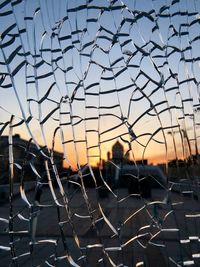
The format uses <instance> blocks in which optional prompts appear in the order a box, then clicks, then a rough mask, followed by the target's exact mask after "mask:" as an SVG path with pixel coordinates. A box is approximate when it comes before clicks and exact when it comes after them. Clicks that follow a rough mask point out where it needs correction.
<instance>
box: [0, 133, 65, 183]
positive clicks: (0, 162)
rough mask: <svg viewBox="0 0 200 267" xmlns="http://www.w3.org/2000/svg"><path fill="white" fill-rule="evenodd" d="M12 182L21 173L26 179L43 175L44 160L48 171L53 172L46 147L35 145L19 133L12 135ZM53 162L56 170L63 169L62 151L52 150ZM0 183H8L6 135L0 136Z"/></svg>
mask: <svg viewBox="0 0 200 267" xmlns="http://www.w3.org/2000/svg"><path fill="white" fill-rule="evenodd" d="M12 150H13V158H14V182H19V181H20V179H21V177H22V175H23V177H24V179H25V180H26V181H31V180H34V179H35V178H36V177H41V178H43V177H42V176H45V174H46V170H45V164H44V163H45V161H47V163H48V168H49V171H50V173H51V172H53V170H52V164H51V162H50V155H48V150H47V148H42V147H40V148H37V146H36V145H35V144H34V143H32V142H29V141H27V140H25V139H22V138H21V137H20V135H19V134H16V135H14V136H13V146H12ZM52 155H53V162H54V164H55V165H56V167H57V169H58V171H62V169H63V153H60V152H57V151H53V154H52ZM0 183H1V184H2V183H9V142H8V136H1V137H0Z"/></svg>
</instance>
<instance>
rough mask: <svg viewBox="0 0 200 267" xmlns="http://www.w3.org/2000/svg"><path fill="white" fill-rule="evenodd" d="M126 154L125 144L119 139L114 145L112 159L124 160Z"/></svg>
mask: <svg viewBox="0 0 200 267" xmlns="http://www.w3.org/2000/svg"><path fill="white" fill-rule="evenodd" d="M123 156H124V148H123V145H122V144H120V142H119V141H117V142H116V143H115V144H114V145H113V147H112V159H113V160H114V161H116V160H117V161H122V160H123Z"/></svg>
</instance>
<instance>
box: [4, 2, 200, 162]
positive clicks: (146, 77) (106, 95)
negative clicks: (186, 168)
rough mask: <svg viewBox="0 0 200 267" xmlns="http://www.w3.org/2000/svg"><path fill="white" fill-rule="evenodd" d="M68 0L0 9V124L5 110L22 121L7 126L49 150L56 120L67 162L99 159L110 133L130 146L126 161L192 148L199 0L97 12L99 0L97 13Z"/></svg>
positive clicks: (196, 121)
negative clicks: (1, 75) (1, 13)
mask: <svg viewBox="0 0 200 267" xmlns="http://www.w3.org/2000/svg"><path fill="white" fill-rule="evenodd" d="M68 2H69V3H68V4H67V5H66V2H65V1H64V0H62V1H59V5H58V4H57V1H56V0H55V1H26V2H25V3H26V4H25V3H24V2H22V4H20V5H17V7H13V8H14V13H12V14H10V15H8V16H1V17H0V21H1V33H3V32H4V31H5V30H6V29H7V28H9V26H10V25H13V24H14V23H16V26H15V27H13V29H11V30H10V31H9V32H8V34H7V35H6V36H5V37H4V35H3V38H2V40H1V50H0V62H1V72H2V73H7V74H8V73H9V75H7V76H6V78H5V80H4V81H3V83H2V87H1V88H0V107H1V109H0V110H1V111H0V113H1V126H2V127H3V125H4V124H5V123H6V122H7V121H9V120H10V117H11V115H12V114H13V115H14V116H15V117H14V121H13V124H17V123H19V122H20V121H21V120H25V121H27V120H28V121H27V122H26V123H22V124H20V125H19V126H15V127H14V128H13V131H14V133H19V134H20V135H21V137H22V138H24V139H30V138H31V137H32V138H33V139H34V140H35V141H36V142H37V143H38V144H39V145H45V144H47V145H48V147H49V148H51V147H52V140H53V136H54V133H55V130H56V129H57V128H58V130H57V131H56V133H55V149H56V150H59V151H62V152H65V157H66V161H65V165H66V166H68V164H70V165H72V166H73V167H74V166H76V165H77V163H80V164H84V163H87V162H88V163H90V164H92V165H95V164H96V163H97V162H98V161H99V160H100V158H101V159H106V154H107V152H108V151H110V150H111V147H112V145H113V144H114V143H115V142H116V140H119V141H120V142H121V143H122V144H123V145H124V149H125V151H127V150H128V149H129V148H130V147H131V149H132V155H131V159H133V157H134V158H135V159H142V158H145V159H148V160H149V162H151V163H154V164H156V163H159V162H165V161H166V160H170V159H173V158H175V156H176V154H175V153H176V152H177V156H178V157H179V158H183V156H187V155H188V154H189V147H190V146H191V152H192V153H193V154H194V153H196V150H195V146H197V145H198V142H197V141H198V138H199V125H200V117H199V114H198V113H197V112H196V113H195V112H194V110H195V109H196V108H197V107H199V105H200V103H199V88H198V83H199V81H200V71H199V67H200V66H199V60H195V59H196V58H198V57H199V45H200V39H198V38H196V37H198V36H199V34H200V27H199V22H198V20H199V11H200V2H199V1H186V0H182V1H180V3H178V2H177V3H175V4H173V5H172V4H171V3H172V2H173V1H146V0H143V1H136V2H135V1H131V0H127V1H116V3H115V4H114V5H113V6H114V7H116V8H113V9H110V10H107V9H106V8H105V7H109V1H101V5H102V7H104V9H105V10H104V12H102V10H101V9H100V8H94V6H97V3H98V1H94V3H93V2H92V3H91V4H88V9H87V8H79V9H78V7H79V6H80V1H68ZM123 4H124V6H123ZM119 6H122V7H121V9H119V8H117V7H119ZM89 7H90V8H89ZM4 8H5V12H6V11H8V10H10V9H11V7H10V5H9V4H8V5H6V6H5V7H4ZM151 10H154V11H152V12H150V11H151ZM134 11H137V12H138V13H137V12H136V13H134ZM186 11H187V12H189V13H191V15H190V16H188V15H187V14H186ZM140 12H146V13H145V14H147V15H145V16H144V15H143V16H141V17H139V16H138V14H139V13H140ZM176 12H179V13H178V14H179V15H174V16H171V17H169V16H167V15H168V14H174V13H176ZM180 12H182V15H180ZM184 12H185V13H184ZM13 14H15V15H13ZM143 14H144V13H143ZM123 20H124V21H125V22H124V23H123V24H122V23H121V22H122V21H123ZM193 21H197V22H195V23H192V22H193ZM22 29H26V31H22ZM20 30H21V31H20ZM19 31H20V34H19ZM176 32H177V33H176ZM187 32H188V33H187ZM175 33H176V34H175ZM17 35H18V36H17ZM13 36H15V41H14V42H13V44H12V45H9V46H5V45H4V44H5V43H6V42H9V40H10V39H11V38H12V37H13ZM17 48H18V50H16V49H17ZM13 51H17V52H16V54H15V56H13V58H12V52H13ZM24 61H25V64H24V65H23V66H22V67H21V68H20V70H19V71H18V72H17V73H15V70H16V67H17V66H19V64H23V62H24ZM2 62H7V63H8V64H6V65H5V64H2ZM13 73H14V75H13ZM113 77H114V78H113ZM194 77H195V79H193V78H194ZM9 84H11V85H12V86H10V87H9V86H8V85H9ZM8 127H9V126H7V128H6V129H5V130H4V131H3V135H6V134H8V132H9V128H8ZM172 131H174V134H170V132H172ZM120 137H121V138H120ZM188 140H189V144H190V145H188V143H187V142H188ZM175 148H176V149H175Z"/></svg>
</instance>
